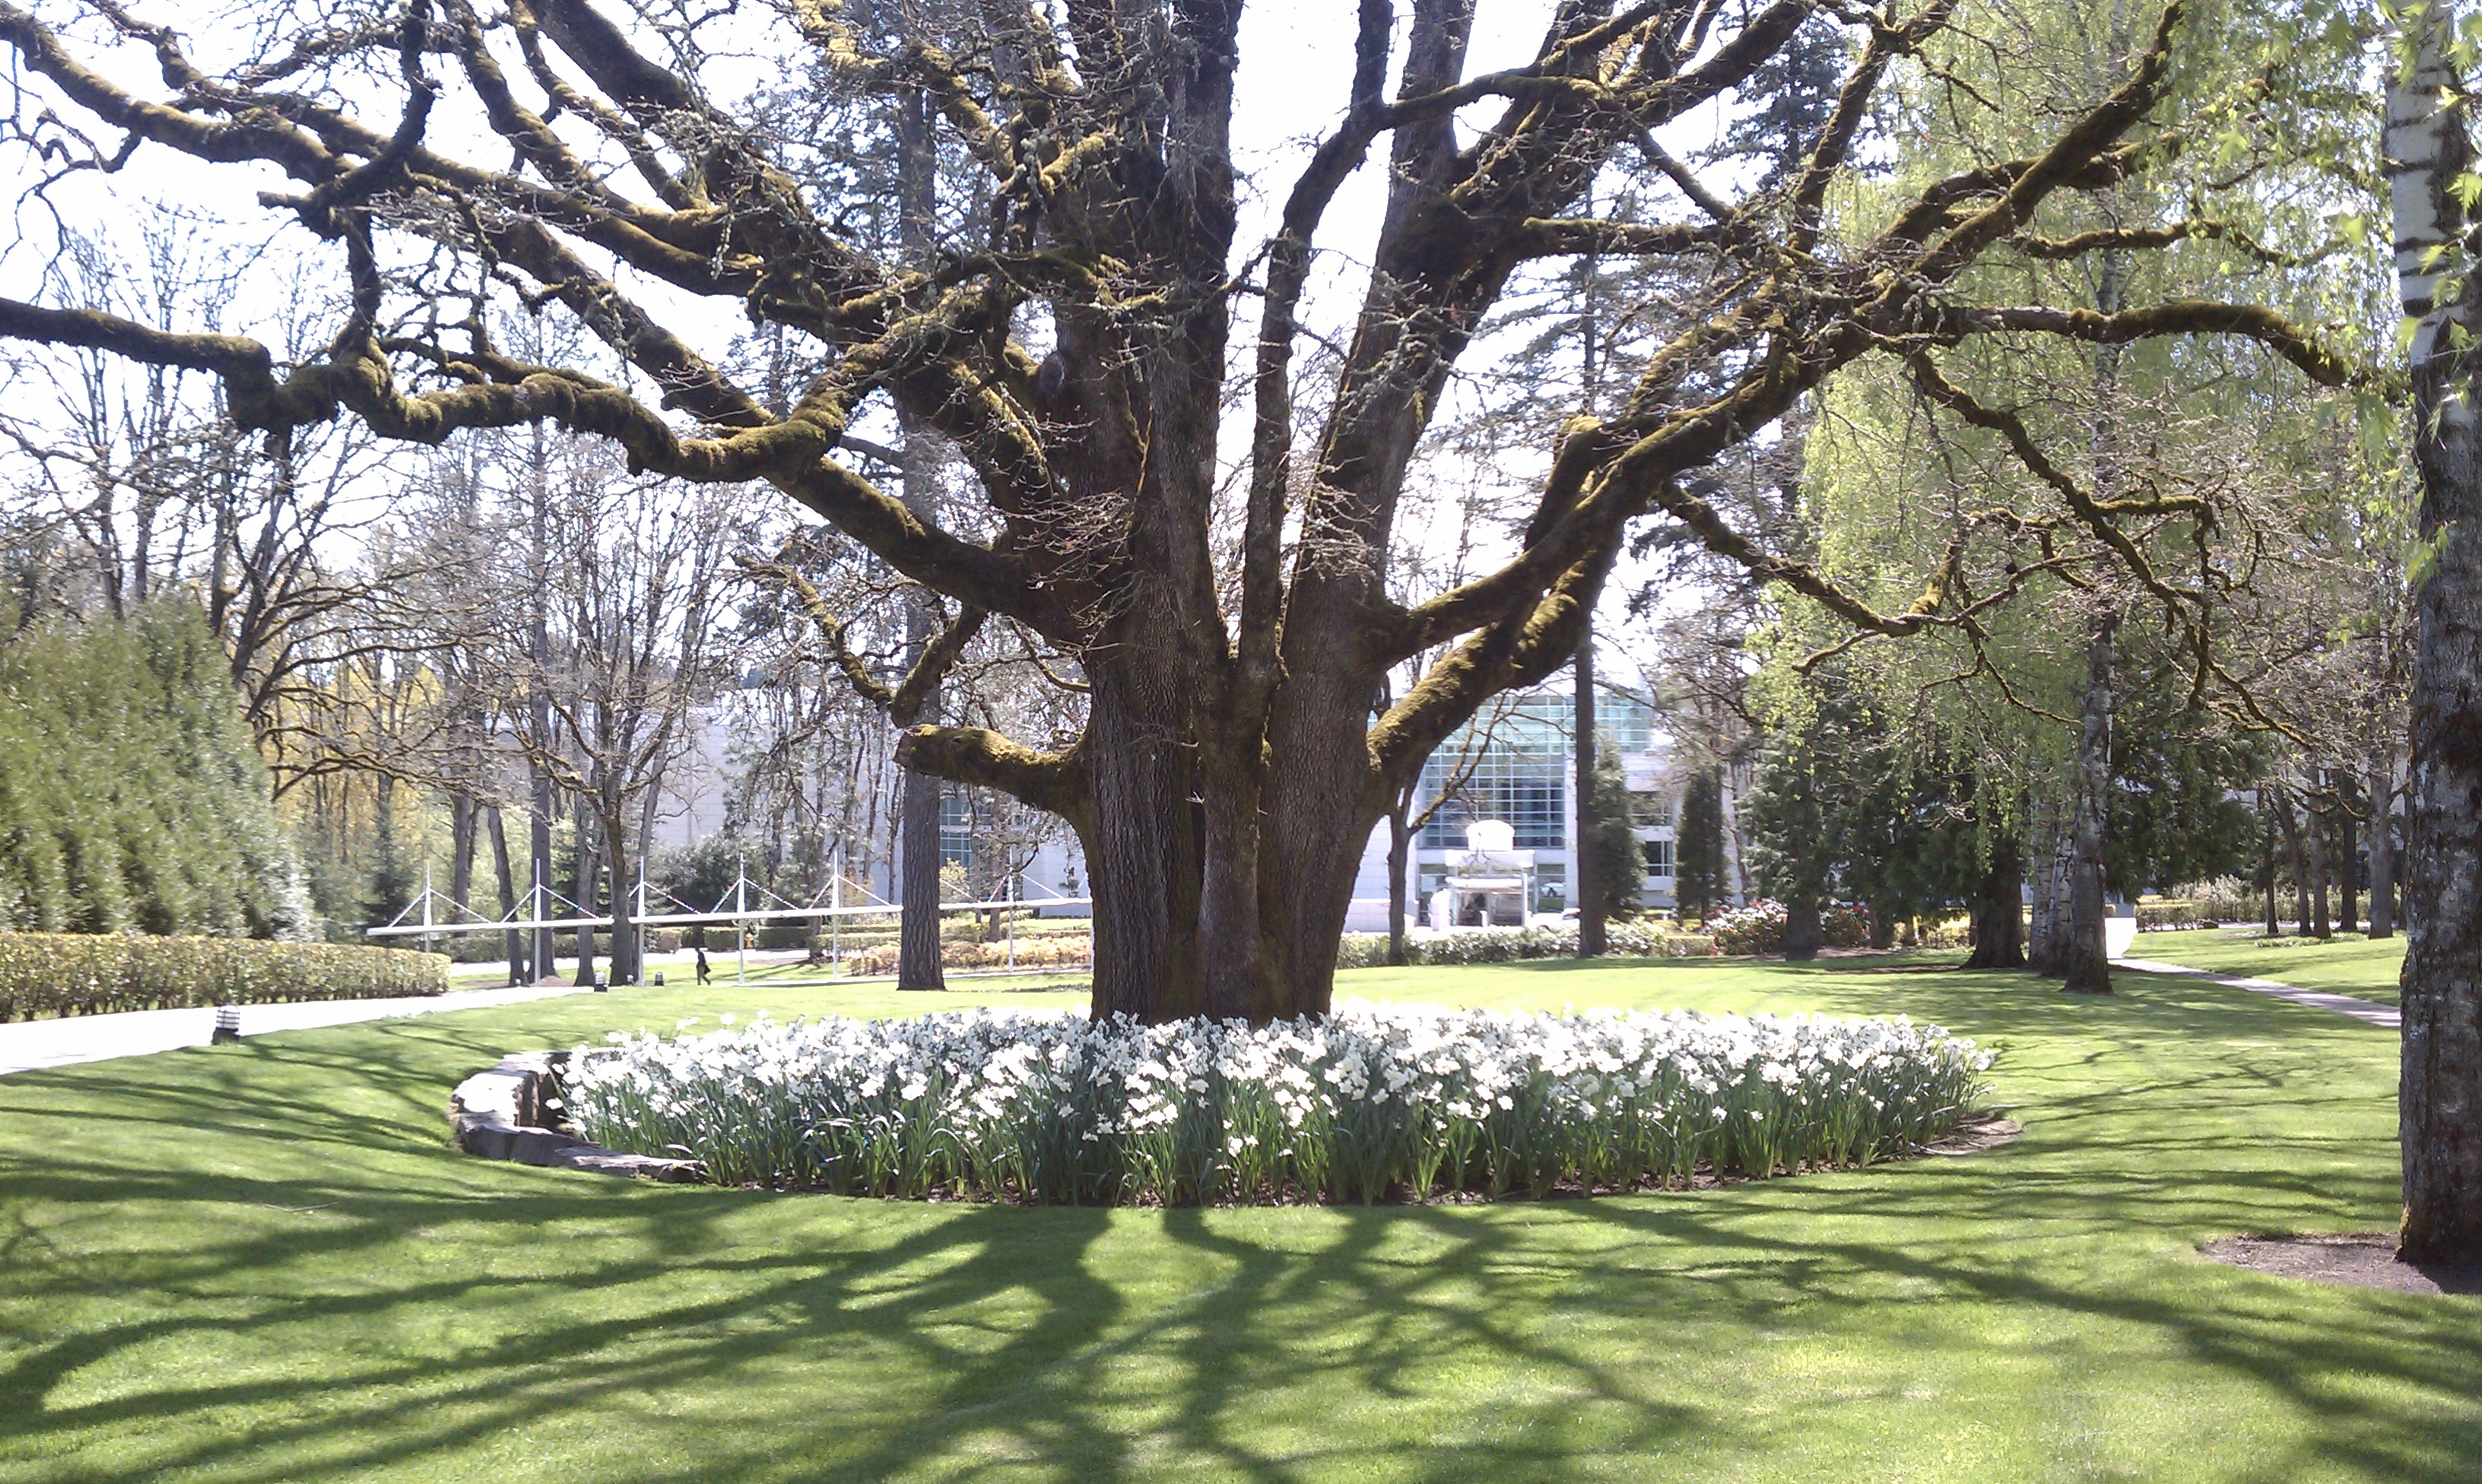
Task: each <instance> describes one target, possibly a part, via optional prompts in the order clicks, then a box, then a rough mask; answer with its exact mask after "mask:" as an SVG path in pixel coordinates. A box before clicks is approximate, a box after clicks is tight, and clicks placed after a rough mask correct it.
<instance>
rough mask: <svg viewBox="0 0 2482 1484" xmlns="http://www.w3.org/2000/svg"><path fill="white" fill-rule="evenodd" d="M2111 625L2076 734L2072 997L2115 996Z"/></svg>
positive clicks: (2069, 960)
mask: <svg viewBox="0 0 2482 1484" xmlns="http://www.w3.org/2000/svg"><path fill="white" fill-rule="evenodd" d="M2112 628H2113V625H2112V621H2111V620H2110V619H2108V618H2105V619H2102V620H2100V621H2099V622H2097V623H2096V624H2095V627H2094V633H2093V636H2092V637H2091V638H2089V639H2088V640H2087V643H2086V684H2085V694H2084V697H2083V703H2082V705H2081V707H2080V711H2081V716H2080V717H2079V721H2080V725H2079V727H2078V734H2077V772H2076V787H2075V790H2074V792H2073V797H2074V799H2075V801H2076V804H2075V811H2076V812H2075V814H2074V815H2073V818H2072V820H2071V822H2070V830H2069V833H2070V841H2071V845H2072V847H2073V854H2072V856H2071V858H2070V864H2069V924H2068V934H2067V938H2066V941H2065V942H2064V943H2062V945H2061V953H2060V972H2061V977H2062V983H2061V985H2060V988H2061V989H2062V990H2063V991H2065V992H2066V993H2069V994H2076V995H2107V994H2110V993H2111V963H2110V956H2109V953H2108V951H2107V950H2106V949H2105V947H2104V943H2103V915H2104V911H2105V905H2104V901H2103V861H2102V851H2103V818H2104V808H2105V806H2106V804H2107V803H2108V802H2109V799H2110V790H2111V685H2112V681H2111V665H2112V638H2113V635H2112Z"/></svg>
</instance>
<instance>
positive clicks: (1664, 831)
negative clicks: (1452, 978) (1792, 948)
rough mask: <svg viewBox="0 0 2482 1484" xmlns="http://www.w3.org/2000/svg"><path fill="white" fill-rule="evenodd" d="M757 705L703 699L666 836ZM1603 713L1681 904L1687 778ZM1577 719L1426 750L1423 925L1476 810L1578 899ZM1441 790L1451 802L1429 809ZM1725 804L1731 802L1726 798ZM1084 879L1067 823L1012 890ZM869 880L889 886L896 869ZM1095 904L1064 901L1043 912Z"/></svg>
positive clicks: (706, 793)
mask: <svg viewBox="0 0 2482 1484" xmlns="http://www.w3.org/2000/svg"><path fill="white" fill-rule="evenodd" d="M749 704H750V698H749V697H747V696H735V697H728V698H726V700H725V701H723V702H720V703H718V704H715V705H712V706H710V707H707V708H702V709H701V711H700V715H699V716H698V717H697V719H696V724H695V725H694V727H693V737H694V742H693V744H692V748H691V752H690V755H689V756H687V757H685V758H683V759H682V760H681V763H680V764H678V765H676V766H675V768H674V769H673V773H672V774H671V776H669V777H668V778H667V780H666V788H665V799H664V805H663V808H662V809H661V811H660V812H659V816H658V819H659V823H658V826H657V832H656V833H657V839H656V844H657V846H658V847H661V846H671V845H675V844H685V843H687V842H688V841H690V840H694V839H697V838H700V837H701V836H703V835H705V834H708V833H711V832H712V831H714V830H716V829H720V828H722V827H723V824H724V819H723V815H724V809H723V803H724V796H725V793H726V779H727V777H728V773H729V764H728V762H727V757H728V753H729V750H730V739H731V736H732V734H733V733H734V732H735V731H736V730H738V729H739V727H741V726H743V725H747V724H748V722H749V720H750V719H751V718H750V717H749V716H747V715H746V712H745V710H744V709H745V708H747V707H748V706H749ZM1596 716H1597V731H1598V732H1599V733H1601V734H1602V735H1603V736H1604V737H1606V738H1608V739H1610V740H1611V741H1612V742H1614V743H1615V744H1616V745H1617V747H1618V749H1619V752H1620V758H1621V766H1622V769H1623V771H1624V773H1625V775H1626V777H1627V780H1628V788H1629V796H1630V800H1631V805H1632V808H1631V815H1632V823H1633V824H1634V826H1635V828H1636V832H1637V836H1638V841H1639V847H1640V850H1641V851H1642V853H1643V855H1644V859H1645V863H1646V874H1645V876H1644V878H1643V880H1642V881H1641V883H1640V886H1639V897H1638V899H1639V901H1640V902H1641V903H1643V904H1644V905H1646V906H1649V907H1656V908H1669V907H1671V906H1673V905H1674V896H1673V882H1674V874H1673V868H1674V860H1675V852H1676V849H1677V844H1676V842H1677V831H1676V829H1675V822H1676V820H1675V813H1676V811H1677V808H1678V804H1679V796H1680V784H1681V782H1682V781H1683V780H1682V779H1681V778H1680V777H1678V776H1677V770H1676V769H1675V768H1674V767H1673V764H1672V759H1671V756H1670V747H1669V743H1668V742H1667V740H1666V739H1665V738H1664V737H1663V736H1662V735H1661V734H1660V733H1659V732H1657V730H1656V729H1655V726H1654V715H1653V712H1652V709H1651V708H1650V707H1649V706H1648V705H1647V704H1646V703H1645V702H1644V701H1642V700H1639V699H1637V698H1635V697H1633V696H1627V695H1615V694H1606V695H1603V696H1601V697H1599V698H1598V700H1597V705H1596ZM1574 719H1575V703H1574V702H1573V700H1572V699H1571V694H1570V692H1568V691H1566V690H1548V689H1546V690H1531V691H1525V692H1522V693H1518V694H1512V695H1507V696H1503V697H1501V698H1499V699H1498V700H1497V701H1496V702H1494V703H1493V704H1492V706H1491V707H1489V708H1487V709H1486V711H1485V712H1484V714H1483V715H1482V716H1479V717H1477V718H1476V719H1475V720H1474V722H1473V723H1472V724H1471V725H1469V726H1467V727H1465V728H1463V729H1461V730H1460V731H1458V732H1456V733H1455V734H1453V735H1451V736H1450V737H1449V738H1448V739H1447V741H1446V742H1442V743H1441V744H1440V746H1439V750H1438V751H1437V752H1435V753H1433V754H1432V756H1431V759H1430V761H1429V762H1428V763H1427V764H1426V765H1425V766H1424V767H1423V769H1422V778H1421V783H1420V785H1419V786H1418V788H1417V790H1416V793H1415V796H1414V799H1413V808H1412V811H1411V813H1412V816H1413V818H1414V819H1417V820H1424V822H1423V823H1422V825H1421V826H1420V828H1419V829H1417V830H1416V832H1415V836H1414V840H1413V849H1412V851H1411V852H1410V860H1409V869H1408V872H1407V879H1406V883H1405V900H1406V904H1407V909H1408V911H1409V912H1410V913H1411V914H1412V915H1413V919H1414V921H1415V922H1416V923H1417V924H1428V921H1429V917H1430V913H1431V898H1433V897H1434V896H1435V895H1436V894H1437V893H1438V892H1439V889H1440V887H1441V886H1442V885H1443V884H1445V882H1446V880H1447V877H1448V875H1449V873H1450V872H1451V870H1452V869H1453V867H1454V864H1455V858H1456V857H1459V856H1461V855H1462V854H1463V853H1464V852H1465V846H1466V841H1465V826H1466V825H1467V824H1469V823H1471V822H1472V821H1474V820H1501V821H1504V822H1506V823H1507V824H1508V826H1509V827H1510V837H1511V838H1510V839H1509V841H1508V842H1507V843H1506V846H1505V848H1506V849H1508V850H1509V851H1511V852H1513V853H1512V858H1517V857H1521V858H1522V859H1523V861H1524V863H1525V864H1524V868H1523V875H1524V878H1525V882H1526V884H1525V886H1524V888H1523V889H1522V895H1526V896H1529V897H1530V899H1529V900H1527V901H1525V902H1524V904H1523V911H1525V912H1526V913H1529V914H1537V915H1539V914H1546V913H1547V914H1556V913H1558V912H1559V911H1561V910H1562V909H1563V908H1565V907H1567V906H1569V905H1571V895H1570V882H1571V879H1572V873H1573V870H1574V862H1575V859H1576V854H1575V844H1576V839H1577V812H1576V799H1575V797H1574V794H1575V789H1574V783H1575V780H1576V755H1575V751H1574V747H1573V744H1572V741H1571V733H1572V732H1573V730H1574ZM1442 794H1444V795H1446V796H1445V799H1444V801H1443V802H1440V803H1439V806H1438V807H1437V808H1433V807H1432V804H1433V801H1434V800H1437V799H1440V798H1441V796H1442ZM1726 807H1727V809H1728V811H1729V802H1728V803H1727V805H1726ZM942 814H943V818H942V820H941V826H942V827H941V831H940V834H941V841H940V844H941V853H942V855H944V856H946V857H947V858H948V859H950V860H952V861H954V860H962V859H964V857H965V856H966V854H967V853H969V852H970V851H971V850H972V849H973V837H974V835H975V833H976V811H975V810H974V809H973V808H972V806H971V804H970V803H969V802H968V801H967V799H966V797H965V795H964V794H962V793H959V794H957V796H955V797H954V798H952V799H951V800H950V801H949V803H948V806H947V807H946V808H945V809H944V810H943V811H942ZM1728 826H1729V818H1728ZM1387 840H1388V830H1387V824H1386V821H1385V820H1382V821H1380V822H1379V824H1377V825H1376V826H1375V827H1374V828H1373V829H1372V830H1371V834H1370V839H1369V842H1368V843H1367V845H1366V846H1364V847H1363V850H1362V855H1361V866H1360V872H1358V874H1357V876H1356V878H1355V881H1354V888H1353V904H1352V907H1351V909H1350V911H1349V912H1348V914H1347V916H1346V920H1345V925H1346V928H1347V930H1349V931H1354V932H1384V931H1386V926H1387V895H1388V894H1387ZM1724 848H1725V854H1726V867H1727V869H1726V872H1725V875H1726V878H1727V892H1728V896H1729V898H1731V899H1733V900H1735V901H1737V900H1738V893H1737V892H1732V891H1731V890H1730V885H1731V883H1732V882H1734V881H1736V880H1737V879H1738V875H1739V872H1738V871H1737V870H1736V869H1734V866H1733V856H1734V849H1733V840H1732V831H1731V830H1730V829H1729V827H1728V828H1727V830H1726V832H1725V843H1724ZM1090 879H1091V878H1090V876H1089V875H1088V873H1087V870H1086V862H1085V859H1084V856H1083V853H1082V852H1081V851H1080V850H1079V848H1078V845H1077V839H1076V836H1075V835H1074V834H1073V833H1071V832H1070V831H1069V828H1068V827H1067V826H1066V825H1065V824H1063V825H1061V826H1060V827H1059V828H1057V829H1055V830H1052V831H1051V832H1050V838H1049V839H1048V840H1046V841H1045V842H1044V843H1043V844H1042V845H1041V846H1037V847H1036V848H1035V849H1034V851H1033V854H1032V860H1031V861H1030V863H1029V864H1028V865H1027V866H1026V868H1025V870H1024V871H1023V872H1021V873H1020V875H1019V880H1018V884H1017V896H1018V898H1019V899H1020V900H1024V901H1026V902H1028V903H1035V902H1040V901H1041V900H1043V898H1049V897H1064V896H1065V897H1083V896H1085V895H1086V893H1087V891H1088V883H1089V881H1090ZM875 887H876V889H881V890H884V891H885V892H886V893H887V894H888V895H893V891H894V887H893V882H892V881H888V882H884V883H875ZM1496 905H1497V906H1498V907H1499V909H1500V920H1501V921H1507V920H1508V916H1509V911H1508V909H1509V907H1510V906H1511V905H1512V903H1510V902H1506V901H1501V902H1498V903H1496ZM1087 911H1088V909H1087V908H1085V907H1082V906H1076V907H1060V908H1055V909H1052V910H1051V912H1049V913H1046V914H1045V915H1055V914H1056V915H1062V916H1069V915H1084V914H1085V913H1086V912H1087Z"/></svg>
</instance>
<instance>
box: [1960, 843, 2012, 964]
mask: <svg viewBox="0 0 2482 1484" xmlns="http://www.w3.org/2000/svg"><path fill="white" fill-rule="evenodd" d="M2024 874H2025V863H2024V859H2023V850H2022V848H2021V846H2020V843H2019V842H2018V841H2017V839H2016V838H2015V837H2014V836H2002V837H2001V838H1999V839H1997V840H1994V841H1993V842H1992V843H1991V859H1990V861H1989V862H1988V863H1987V864H1986V865H1985V866H1984V867H1983V870H1982V881H1981V885H1980V888H1979V889H1978V890H1977V891H1976V892H1975V893H1974V898H1973V951H1972V952H1970V953H1968V954H1967V955H1966V960H1965V967H1967V968H1968V969H2022V968H2024V967H2025V909H2024V904H2023V902H2022V901H2020V891H2019V888H2020V884H2021V883H2022V881H2023V879H2024Z"/></svg>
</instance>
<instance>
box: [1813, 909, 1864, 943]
mask: <svg viewBox="0 0 2482 1484" xmlns="http://www.w3.org/2000/svg"><path fill="white" fill-rule="evenodd" d="M1818 936H1819V939H1820V941H1821V942H1823V943H1825V944H1826V945H1827V946H1828V947H1829V948H1832V949H1866V948H1868V947H1869V946H1870V909H1869V908H1867V907H1861V906H1855V905H1854V904H1853V903H1851V902H1844V901H1835V902H1830V903H1828V904H1827V906H1826V908H1825V909H1823V910H1822V911H1821V912H1820V913H1819V915H1818Z"/></svg>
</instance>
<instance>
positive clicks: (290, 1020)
mask: <svg viewBox="0 0 2482 1484" xmlns="http://www.w3.org/2000/svg"><path fill="white" fill-rule="evenodd" d="M582 992H583V991H581V990H579V989H578V988H577V987H576V986H574V985H569V984H537V985H522V986H519V987H517V988H514V989H455V990H450V991H449V992H448V993H447V994H444V995H430V996H421V997H409V998H404V999H396V1000H322V1001H318V1002H311V1003H306V1004H247V1005H244V1006H242V1008H241V1033H242V1034H243V1035H264V1034H266V1033H267V1032H268V1031H271V1030H315V1029H318V1028H320V1027H322V1026H350V1025H353V1024H355V1023H356V1022H359V1021H366V1020H390V1019H394V1018H395V1017H397V1016H401V1015H431V1014H436V1013H437V1012H438V1011H441V1010H475V1009H481V1008H483V1007H485V1006H487V1005H494V1004H520V1003H523V1002H526V1001H528V1000H548V999H551V998H552V997H553V996H555V995H574V994H579V993H582ZM215 1028H216V1012H215V1011H214V1010H212V1009H206V1008H198V1009H188V1010H132V1011H130V1012H128V1013H127V1014H123V1015H66V1016H63V1017H61V1018H60V1019H58V1020H30V1021H23V1022H11V1023H9V1024H7V1025H0V1077H7V1076H9V1075H10V1074H11V1073H13V1072H31V1071H34V1070H36V1069H37V1068H39V1067H66V1066H71V1065H74V1064H75V1063H78V1062H81V1061H109V1060H111V1059H112V1058H113V1057H115V1056H144V1055H146V1054H149V1053H152V1052H169V1051H173V1050H177V1049H178V1048H180V1047H184V1046H204V1045H206V1044H207V1043H208V1042H209V1040H210V1039H211V1038H212V1037H213V1035H214V1032H215Z"/></svg>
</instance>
